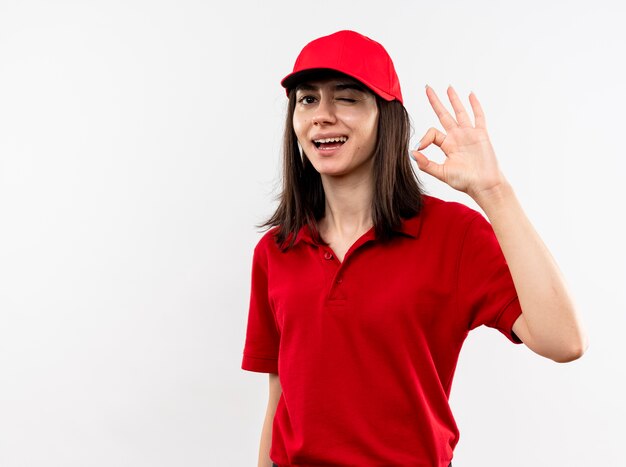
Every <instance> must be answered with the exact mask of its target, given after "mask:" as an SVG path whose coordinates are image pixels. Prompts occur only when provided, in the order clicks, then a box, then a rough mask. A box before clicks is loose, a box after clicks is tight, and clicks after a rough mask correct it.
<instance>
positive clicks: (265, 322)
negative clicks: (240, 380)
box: [241, 242, 280, 373]
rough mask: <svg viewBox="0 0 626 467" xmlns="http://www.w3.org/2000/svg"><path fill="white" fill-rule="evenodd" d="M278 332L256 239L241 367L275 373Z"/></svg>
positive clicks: (263, 253)
mask: <svg viewBox="0 0 626 467" xmlns="http://www.w3.org/2000/svg"><path fill="white" fill-rule="evenodd" d="M279 344H280V333H279V331H278V327H277V325H276V320H275V318H274V313H273V311H272V308H271V306H270V303H269V298H268V264H267V252H266V250H265V248H264V247H263V244H262V243H261V242H259V244H257V246H256V247H255V249H254V255H253V258H252V285H251V288H250V307H249V310H248V326H247V331H246V341H245V345H244V350H243V360H242V363H241V368H242V369H244V370H248V371H256V372H260V373H278V348H279Z"/></svg>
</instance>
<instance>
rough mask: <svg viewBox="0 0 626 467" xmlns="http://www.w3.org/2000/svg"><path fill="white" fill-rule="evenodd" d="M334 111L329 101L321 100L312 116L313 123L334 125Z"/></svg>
mask: <svg viewBox="0 0 626 467" xmlns="http://www.w3.org/2000/svg"><path fill="white" fill-rule="evenodd" d="M335 121H336V118H335V111H334V107H333V104H332V102H331V100H330V99H326V98H321V99H320V101H319V104H318V105H317V108H316V109H315V114H314V115H313V123H314V124H317V125H325V124H332V123H335Z"/></svg>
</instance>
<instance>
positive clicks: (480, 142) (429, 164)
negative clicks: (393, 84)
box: [412, 85, 506, 201]
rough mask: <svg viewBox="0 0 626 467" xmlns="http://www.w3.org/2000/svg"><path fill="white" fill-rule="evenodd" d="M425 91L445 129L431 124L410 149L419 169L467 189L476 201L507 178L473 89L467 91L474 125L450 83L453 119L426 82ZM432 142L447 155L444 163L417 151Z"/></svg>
mask: <svg viewBox="0 0 626 467" xmlns="http://www.w3.org/2000/svg"><path fill="white" fill-rule="evenodd" d="M426 95H427V96H428V100H429V101H430V104H431V106H432V108H433V109H434V111H435V113H436V114H437V117H438V118H439V121H440V122H441V124H442V125H443V128H444V129H445V131H446V133H443V132H441V131H439V130H438V129H436V128H434V127H431V128H430V129H429V130H428V131H427V132H426V134H425V135H424V137H423V138H422V139H421V140H420V144H419V146H418V147H417V149H416V150H415V151H413V152H412V153H413V157H414V159H415V161H416V162H417V165H418V167H419V168H420V170H422V171H424V172H426V173H427V174H429V175H432V176H433V177H435V178H438V179H439V180H441V181H443V182H445V183H447V184H448V185H450V186H451V187H452V188H455V189H457V190H460V191H463V192H465V193H467V194H468V195H470V196H471V197H472V198H474V200H476V201H478V199H479V198H480V197H482V196H488V195H489V193H490V192H492V191H494V190H496V189H498V188H499V187H501V186H502V185H504V184H505V183H506V179H505V177H504V175H503V174H502V172H501V171H500V168H499V167H498V161H497V160H496V154H495V152H494V150H493V147H492V146H491V142H490V141H489V135H488V134H487V128H486V126H485V115H484V114H483V110H482V108H481V106H480V103H479V102H478V99H477V98H476V96H475V95H474V93H470V95H469V100H470V104H471V106H472V111H473V113H474V119H475V123H476V124H475V125H472V121H471V119H470V116H469V115H468V114H467V112H466V111H465V108H464V107H463V104H462V103H461V100H460V99H459V96H458V95H457V94H456V91H455V90H454V89H453V88H452V86H450V87H448V97H449V98H450V102H451V103H452V108H453V109H454V113H455V114H456V120H455V119H454V117H453V116H452V115H450V113H449V112H448V111H447V110H446V108H445V107H444V106H443V104H442V103H441V101H439V98H438V97H437V95H436V94H435V91H434V90H433V89H432V88H431V87H430V86H428V85H427V86H426ZM433 143H434V144H435V145H437V146H439V147H440V148H441V150H442V151H443V152H444V154H445V155H446V160H445V161H444V163H443V164H437V163H436V162H433V161H431V160H429V159H428V158H427V157H426V156H425V155H424V154H422V153H421V152H419V151H420V150H422V149H425V148H427V147H428V146H430V145H431V144H433Z"/></svg>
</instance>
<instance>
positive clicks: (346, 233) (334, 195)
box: [319, 171, 374, 241]
mask: <svg viewBox="0 0 626 467" xmlns="http://www.w3.org/2000/svg"><path fill="white" fill-rule="evenodd" d="M322 184H323V186H324V193H325V196H326V210H325V215H324V218H323V219H320V223H319V229H320V234H321V235H322V237H324V239H325V240H326V241H330V240H329V238H332V239H349V238H351V237H354V236H355V235H361V234H363V233H364V232H366V231H367V230H369V229H370V228H371V227H372V225H373V222H372V197H373V193H374V183H373V176H372V172H371V171H369V172H368V173H367V174H365V175H362V174H361V175H360V176H357V174H350V175H349V176H346V177H330V176H324V175H323V176H322Z"/></svg>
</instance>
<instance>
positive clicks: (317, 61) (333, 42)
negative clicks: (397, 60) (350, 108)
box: [280, 30, 402, 103]
mask: <svg viewBox="0 0 626 467" xmlns="http://www.w3.org/2000/svg"><path fill="white" fill-rule="evenodd" d="M324 69H325V70H335V71H339V72H341V73H343V74H346V75H348V76H351V77H352V78H354V79H357V80H359V81H360V82H361V83H363V84H364V85H365V86H367V87H368V88H370V89H371V90H372V91H373V92H374V93H376V94H378V95H379V96H380V97H382V98H383V99H385V100H388V101H392V100H394V99H397V100H398V101H400V102H401V103H402V92H401V91H400V81H399V80H398V75H397V74H396V69H395V68H394V66H393V62H392V61H391V57H390V56H389V54H388V53H387V51H386V50H385V48H384V47H383V46H382V45H380V44H379V43H378V42H376V41H374V40H372V39H370V38H369V37H366V36H364V35H362V34H359V33H358V32H354V31H347V30H344V31H338V32H336V33H334V34H330V35H329V36H323V37H320V38H318V39H315V40H313V41H311V42H309V43H308V44H307V45H305V46H304V48H303V49H302V51H301V52H300V55H298V58H297V59H296V63H295V64H294V66H293V71H292V72H291V73H290V74H288V75H287V76H285V77H284V78H283V79H282V81H281V82H280V84H281V85H282V86H283V87H284V88H285V89H286V90H287V94H289V89H290V88H293V87H294V86H295V85H297V84H298V83H300V82H302V81H303V80H304V79H306V77H307V76H310V75H311V74H312V73H313V72H315V71H319V70H324Z"/></svg>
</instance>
